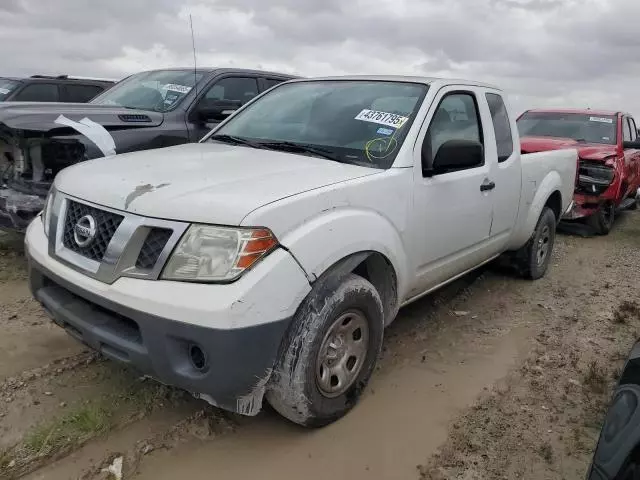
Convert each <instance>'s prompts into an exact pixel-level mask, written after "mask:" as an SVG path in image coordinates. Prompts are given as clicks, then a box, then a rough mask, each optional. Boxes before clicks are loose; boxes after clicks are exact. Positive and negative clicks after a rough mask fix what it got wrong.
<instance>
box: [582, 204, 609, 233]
mask: <svg viewBox="0 0 640 480" xmlns="http://www.w3.org/2000/svg"><path fill="white" fill-rule="evenodd" d="M615 216H616V208H615V206H614V204H613V203H612V202H607V203H604V204H602V205H601V206H600V208H598V210H597V211H596V213H594V214H593V215H591V216H590V217H589V218H588V219H587V223H588V224H589V226H590V227H591V228H592V229H593V230H594V231H595V232H596V234H597V235H608V234H609V232H610V231H611V228H612V227H613V221H614V220H615Z"/></svg>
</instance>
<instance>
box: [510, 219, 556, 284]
mask: <svg viewBox="0 0 640 480" xmlns="http://www.w3.org/2000/svg"><path fill="white" fill-rule="evenodd" d="M556 224H557V221H556V215H555V213H553V210H551V209H550V208H549V207H544V209H543V210H542V213H541V214H540V217H539V218H538V223H537V224H536V228H535V230H534V231H533V235H532V236H531V239H530V240H529V241H528V242H527V244H526V245H525V246H524V247H522V248H521V249H520V250H519V251H518V252H517V253H516V258H517V259H518V263H519V266H520V270H521V272H522V275H523V276H524V277H525V278H528V279H530V280H538V279H539V278H542V277H543V276H544V275H545V273H547V270H548V268H549V263H550V262H551V253H552V252H553V245H554V243H555V240H556Z"/></svg>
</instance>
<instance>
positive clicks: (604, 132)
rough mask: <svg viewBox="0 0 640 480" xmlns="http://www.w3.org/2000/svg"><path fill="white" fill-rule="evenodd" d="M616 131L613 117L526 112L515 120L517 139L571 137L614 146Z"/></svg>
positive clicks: (579, 140)
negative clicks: (518, 135)
mask: <svg viewBox="0 0 640 480" xmlns="http://www.w3.org/2000/svg"><path fill="white" fill-rule="evenodd" d="M616 129H617V125H616V117H615V116H613V115H585V114H579V113H555V112H527V113H525V114H524V115H523V116H522V117H520V119H519V120H518V131H519V133H520V137H527V136H528V137H556V138H571V139H573V140H576V141H578V142H586V143H604V144H608V145H615V143H616Z"/></svg>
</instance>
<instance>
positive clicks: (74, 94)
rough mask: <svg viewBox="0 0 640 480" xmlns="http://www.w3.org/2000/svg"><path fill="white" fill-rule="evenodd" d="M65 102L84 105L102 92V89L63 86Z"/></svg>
mask: <svg viewBox="0 0 640 480" xmlns="http://www.w3.org/2000/svg"><path fill="white" fill-rule="evenodd" d="M64 89H65V91H66V95H65V101H66V102H76V103H86V102H88V101H89V100H91V99H92V98H93V97H95V96H96V95H98V94H99V93H100V92H102V90H103V88H102V87H98V86H96V85H65V86H64Z"/></svg>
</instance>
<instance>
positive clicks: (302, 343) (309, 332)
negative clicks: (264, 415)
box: [266, 274, 384, 427]
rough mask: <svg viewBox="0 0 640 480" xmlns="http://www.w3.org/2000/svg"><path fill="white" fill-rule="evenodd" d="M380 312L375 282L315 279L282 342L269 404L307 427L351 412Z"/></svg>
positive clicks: (376, 345)
mask: <svg viewBox="0 0 640 480" xmlns="http://www.w3.org/2000/svg"><path fill="white" fill-rule="evenodd" d="M383 312H384V311H383V307H382V301H381V300H380V295H379V294H378V292H377V291H376V289H375V287H374V286H373V285H371V283H369V282H368V281H367V280H365V279H364V278H362V277H360V276H358V275H354V274H348V275H347V276H346V277H343V278H342V279H341V280H337V279H333V278H331V277H330V278H328V279H324V280H320V281H318V282H317V283H316V285H314V288H313V289H312V291H311V293H309V295H308V296H307V298H306V299H305V300H304V301H303V303H302V305H301V306H300V308H299V309H298V311H297V313H296V315H295V317H294V319H293V322H292V324H291V326H290V328H289V331H288V332H287V335H286V337H285V339H284V341H283V346H282V348H281V354H280V359H279V362H278V364H277V365H276V368H275V370H274V372H273V376H272V380H271V383H270V384H269V387H268V389H267V393H266V397H267V400H268V402H269V403H270V404H271V406H272V407H273V408H274V409H275V410H276V411H277V412H278V413H280V414H281V415H282V416H284V417H285V418H287V419H289V420H291V421H292V422H294V423H297V424H299V425H303V426H306V427H322V426H325V425H328V424H329V423H332V422H334V421H336V420H338V419H339V418H341V417H342V416H344V415H345V414H346V413H347V412H349V410H351V408H353V406H354V405H355V404H356V403H357V401H358V399H359V397H360V395H361V394H362V392H363V390H364V388H365V386H366V385H367V383H368V381H369V378H370V377H371V374H372V373H373V370H374V367H375V364H376V361H377V359H378V356H379V354H380V350H381V348H382V338H383V331H384V313H383Z"/></svg>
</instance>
